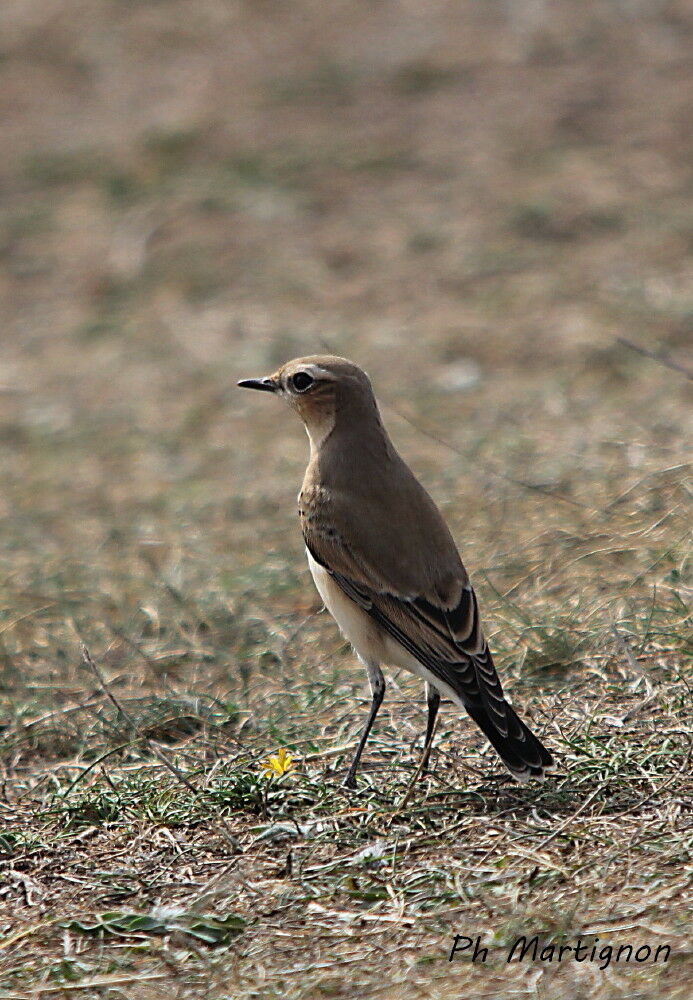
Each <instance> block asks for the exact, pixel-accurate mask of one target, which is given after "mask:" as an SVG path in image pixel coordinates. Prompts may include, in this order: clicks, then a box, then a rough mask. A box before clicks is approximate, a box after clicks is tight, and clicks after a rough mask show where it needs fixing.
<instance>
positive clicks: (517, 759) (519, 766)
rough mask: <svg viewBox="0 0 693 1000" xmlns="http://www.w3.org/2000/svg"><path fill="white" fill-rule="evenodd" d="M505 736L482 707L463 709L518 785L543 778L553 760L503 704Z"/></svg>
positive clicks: (512, 710)
mask: <svg viewBox="0 0 693 1000" xmlns="http://www.w3.org/2000/svg"><path fill="white" fill-rule="evenodd" d="M505 704H506V719H507V722H508V734H507V736H506V735H504V734H503V733H501V732H499V730H498V729H497V728H496V725H494V724H493V722H492V721H491V719H490V718H489V715H488V711H487V710H486V709H485V708H484V707H483V706H481V705H474V706H471V707H470V706H468V705H467V706H465V707H466V709H467V711H468V712H469V714H470V716H471V717H472V719H473V720H474V722H476V724H477V726H478V727H479V729H481V731H482V732H483V734H484V735H485V736H486V738H487V739H488V741H489V742H490V743H491V745H492V746H493V748H494V750H495V751H496V752H497V753H498V756H499V757H500V759H501V760H502V761H503V763H504V764H505V766H506V767H507V769H508V770H509V771H510V773H511V774H512V776H513V778H515V779H516V780H517V781H520V782H525V781H529V780H530V778H539V779H541V778H543V777H544V771H545V770H546V769H547V768H550V767H553V757H552V756H551V754H550V753H549V751H548V750H547V749H546V747H545V746H544V744H543V743H541V742H540V741H539V740H538V739H537V737H536V736H535V735H534V733H533V732H532V731H531V729H529V728H528V727H527V726H526V725H525V724H524V722H523V721H522V719H521V718H520V717H519V716H518V715H517V713H516V712H515V711H514V709H512V708H511V707H510V705H508V703H507V702H506V703H505Z"/></svg>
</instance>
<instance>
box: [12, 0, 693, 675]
mask: <svg viewBox="0 0 693 1000" xmlns="http://www.w3.org/2000/svg"><path fill="white" fill-rule="evenodd" d="M689 15H690V7H689V5H688V4H687V3H685V2H684V0H680V2H677V0H672V2H664V0H601V2H589V3H585V2H577V0H557V2H552V3H546V2H542V0H511V2H509V0H506V2H503V0H484V2H464V3H460V2H447V3H446V2H432V3H427V4H425V5H421V4H417V3H410V2H408V0H382V2H370V3H366V2H346V0H345V2H335V3H330V4H325V3H322V2H317V0H316V2H311V0H294V2H291V3H283V2H278V0H277V2H275V0H253V2H250V0H248V2H242V0H197V2H196V3H195V4H194V9H193V5H191V4H190V3H189V2H185V0H178V2H176V0H170V2H168V0H151V2H146V0H142V2H135V0H131V2H128V0H108V2H101V0H99V2H95V0H77V2H69V3H68V2H66V0H5V2H4V3H3V5H2V11H1V12H0V38H1V39H2V41H1V43H0V45H1V51H0V114H1V116H2V138H1V139H0V141H1V142H2V156H1V157H0V181H1V184H2V188H1V197H2V201H1V207H0V283H1V284H0V287H1V289H2V295H1V297H0V316H1V320H0V323H1V325H0V330H1V334H0V457H1V460H2V469H3V475H2V487H1V492H0V524H1V527H2V538H3V541H2V561H3V564H4V567H5V572H6V582H5V587H6V590H7V595H6V596H7V606H8V608H16V607H17V605H19V606H21V605H22V602H23V601H25V600H26V601H28V607H30V608H33V607H34V606H35V605H36V600H35V598H36V597H39V598H40V600H44V599H45V601H47V602H50V601H57V602H58V604H59V608H60V611H59V614H58V618H59V619H60V620H61V621H62V618H63V617H64V616H63V611H64V609H65V608H66V607H67V606H66V605H65V602H66V601H68V602H69V601H70V600H73V604H72V605H71V606H69V607H67V610H68V611H69V612H70V614H72V613H74V614H77V613H78V612H79V614H81V615H82V617H83V619H84V622H83V625H84V627H86V628H98V627H99V626H98V622H99V621H100V620H101V619H102V618H103V617H104V616H105V615H108V614H111V613H112V614H113V615H114V616H115V618H117V619H118V620H120V621H122V619H123V616H124V615H126V614H127V613H130V612H131V613H132V614H133V615H140V614H141V611H140V608H141V605H142V604H143V603H146V600H145V595H146V591H147V588H148V587H150V586H152V587H153V586H154V585H155V584H154V582H153V581H152V572H154V571H155V572H156V573H161V572H164V571H166V573H167V574H168V577H167V579H169V582H170V583H171V586H174V584H175V586H176V587H180V588H182V590H185V588H186V587H190V588H192V589H194V588H196V587H199V588H200V591H201V593H200V599H201V600H203V599H206V596H205V595H208V594H210V593H211V592H215V593H216V594H217V597H218V599H219V601H220V602H221V606H222V607H223V608H226V607H228V604H229V601H231V602H232V603H233V602H234V601H237V600H239V599H240V598H239V595H243V594H245V595H247V594H248V593H250V594H253V593H255V595H256V596H257V594H258V593H259V595H260V596H259V598H258V602H259V606H260V609H261V611H260V612H259V613H260V614H262V615H265V616H267V617H268V618H269V619H271V618H272V616H273V609H272V608H268V607H267V592H266V587H267V586H269V587H270V590H273V589H275V590H276V589H282V588H283V589H284V590H288V592H289V595H290V596H289V597H287V598H285V600H286V601H287V602H288V604H287V608H286V609H285V610H287V609H288V612H289V613H293V612H294V611H296V610H297V609H298V610H299V611H301V610H303V609H305V608H306V607H308V608H309V607H311V606H312V605H311V602H312V601H313V600H314V598H313V596H312V591H311V590H309V589H308V588H307V586H306V581H305V579H304V577H303V575H302V574H303V572H304V568H303V556H302V551H301V543H300V540H299V535H298V531H297V528H296V525H295V524H294V521H293V520H292V518H293V504H294V497H295V493H296V490H297V487H298V484H299V482H300V478H301V475H302V469H303V464H304V459H305V453H306V442H305V438H304V436H303V434H302V431H300V429H299V427H298V426H297V425H296V424H295V423H294V422H293V421H292V420H289V419H288V418H286V415H285V414H284V413H283V412H280V411H279V409H278V408H277V406H276V403H275V401H272V400H268V399H265V398H264V397H263V398H256V397H252V398H248V394H244V393H241V392H239V391H238V390H236V388H235V382H236V380H237V379H238V378H239V377H244V376H254V375H260V374H263V373H265V372H267V371H269V370H272V369H273V368H274V367H275V366H277V365H278V364H279V363H280V362H282V361H284V360H286V359H287V358H289V357H291V356H294V355H298V354H302V353H312V352H316V351H317V352H320V351H325V350H329V351H332V352H335V353H340V354H345V355H347V356H349V357H351V358H353V359H354V360H355V361H357V362H358V363H360V364H361V365H362V366H364V367H366V368H367V370H368V371H369V372H370V374H371V376H372V378H373V381H374V383H375V387H376V390H377V392H378V393H379V395H380V397H381V400H382V402H383V407H384V411H385V417H386V421H387V423H388V424H389V425H390V427H391V429H392V432H393V435H394V437H395V440H396V441H397V443H398V444H399V445H400V446H401V447H402V449H403V450H404V451H405V453H406V455H407V456H408V458H409V459H410V460H411V461H412V462H413V463H414V465H415V467H416V469H417V471H418V472H419V473H420V474H422V475H424V476H425V477H426V481H427V482H428V483H429V485H430V486H431V488H432V489H433V492H434V494H435V495H436V497H437V498H438V499H439V500H440V501H441V502H442V503H443V504H444V506H446V511H447V514H448V516H449V517H450V519H451V520H452V521H453V524H454V526H455V528H456V530H458V532H460V533H465V538H462V537H461V538H460V540H461V541H462V542H464V546H465V551H467V552H469V548H470V546H471V549H472V553H471V555H470V561H471V562H472V563H473V562H474V560H475V559H476V562H477V563H479V562H481V563H482V564H490V563H491V562H492V561H493V560H494V559H495V558H496V557H497V555H498V553H499V552H504V551H506V550H510V549H513V548H515V547H517V546H518V545H519V544H520V542H519V541H518V535H517V532H518V531H519V532H520V534H522V531H525V530H527V531H528V532H531V531H533V530H534V528H535V527H536V526H540V527H544V526H547V525H550V524H552V523H556V524H558V525H563V524H564V522H565V523H566V524H567V525H568V527H575V525H576V524H577V521H576V520H575V519H576V518H579V516H580V513H581V512H582V513H583V514H584V512H588V513H589V511H594V510H595V509H599V508H600V507H601V505H602V504H603V503H604V502H606V501H612V500H613V499H614V497H616V496H618V495H620V494H621V493H622V492H623V491H624V490H627V489H628V488H629V486H630V484H632V483H635V482H638V481H640V480H642V479H643V477H646V476H648V475H650V474H656V475H658V474H659V473H660V471H661V470H663V469H666V468H668V467H672V466H676V465H677V464H678V463H680V461H681V460H682V459H683V457H685V454H686V448H687V446H686V436H685V435H686V422H687V421H689V420H690V407H688V406H687V405H686V404H687V403H688V402H689V397H688V398H687V396H686V389H687V383H686V379H685V378H684V377H682V376H680V375H679V374H676V373H673V372H671V371H669V370H667V369H666V368H664V367H662V366H661V365H658V364H656V363H655V362H653V361H651V360H648V359H647V358H645V357H643V356H641V355H638V354H636V353H634V352H633V351H630V350H629V349H628V348H626V347H624V346H623V345H622V344H619V343H618V342H617V340H616V338H617V337H618V336H626V337H628V338H631V339H632V340H633V341H634V342H637V343H638V344H640V345H641V346H643V347H645V348H647V349H649V350H655V351H660V350H665V351H666V352H669V353H671V354H672V355H673V356H676V358H678V360H679V361H680V362H682V363H684V362H686V359H688V360H690V359H691V354H692V351H691V340H692V338H691V334H692V332H693V298H692V297H691V292H692V282H691V279H692V277H693V261H692V257H691V249H692V248H693V211H692V208H691V201H690V193H691V164H692V163H693V145H692V142H691V126H692V125H693V87H692V86H691V82H692V77H691V53H692V48H691V43H692V39H693V22H692V21H691V18H690V16H689ZM689 426H690V425H689ZM447 445H449V446H450V447H446V446H447ZM496 473H500V475H497V474H496ZM502 476H509V477H510V478H511V479H512V480H519V481H521V483H527V484H529V486H530V487H536V486H538V487H540V488H541V489H542V490H545V491H546V490H548V491H550V492H555V493H560V494H561V496H562V497H563V498H564V500H562V501H555V500H552V499H550V498H546V496H545V495H543V494H540V493H537V492H536V491H535V492H532V491H531V490H527V489H525V488H524V487H523V486H522V485H519V486H518V485H517V483H515V482H510V481H509V480H508V479H503V478H502ZM655 486H657V489H659V487H660V486H661V483H655ZM565 498H567V499H565ZM647 502H648V503H651V504H654V507H653V510H655V509H656V508H657V504H660V505H662V504H663V503H665V500H664V499H663V495H662V494H661V493H660V494H657V497H655V498H654V499H651V500H648V501H647ZM566 519H567V520H566ZM519 525H523V527H519ZM467 536H469V537H468V540H466V537H467ZM636 565H637V562H636ZM244 574H246V575H244ZM268 580H269V581H270V583H269V584H268V583H267V581H268ZM282 581H283V582H282ZM157 585H158V584H157ZM263 588H264V589H263ZM70 595H72V597H70ZM210 599H211V598H210ZM215 599H216V598H215ZM90 602H92V604H93V607H91V606H90ZM251 603H252V602H251ZM109 608H110V609H111V610H110V611H109ZM274 610H275V611H276V608H275V609H274ZM7 613H8V614H10V612H9V611H8V612H7ZM220 613H221V612H220ZM224 613H225V612H224ZM68 617H69V615H68ZM34 624H35V622H34V618H33V612H32V617H31V625H30V626H26V627H27V628H31V629H33V626H34ZM49 632H50V630H49ZM31 635H32V637H31V640H30V646H31V655H32V656H34V657H37V656H38V659H39V660H40V659H41V656H40V655H39V654H38V653H37V646H36V643H35V636H34V635H33V632H32V633H31ZM104 638H105V637H104ZM110 638H111V639H112V636H110ZM8 641H9V637H8ZM12 641H13V642H17V643H19V648H17V649H14V650H13V652H14V653H18V652H20V651H21V648H22V647H21V642H22V627H17V628H13V630H12ZM43 641H44V643H45V645H46V654H45V655H46V661H45V664H44V665H45V667H46V669H48V670H49V672H50V671H51V670H53V664H54V662H55V659H54V652H55V650H54V648H53V646H54V643H55V641H56V640H55V636H54V635H52V634H51V635H49V636H47V637H44V640H43ZM9 662H10V661H9V660H8V663H9Z"/></svg>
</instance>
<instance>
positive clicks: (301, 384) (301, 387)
mask: <svg viewBox="0 0 693 1000" xmlns="http://www.w3.org/2000/svg"><path fill="white" fill-rule="evenodd" d="M290 381H291V388H292V389H295V390H296V392H307V391H308V389H310V387H311V385H312V384H313V382H314V381H315V379H314V378H313V376H312V375H309V374H308V372H296V374H295V375H292V376H291V379H290Z"/></svg>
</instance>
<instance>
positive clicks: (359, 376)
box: [238, 354, 377, 448]
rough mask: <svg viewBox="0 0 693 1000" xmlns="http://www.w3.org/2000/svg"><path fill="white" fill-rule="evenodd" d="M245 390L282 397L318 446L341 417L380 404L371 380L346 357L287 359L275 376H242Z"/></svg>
mask: <svg viewBox="0 0 693 1000" xmlns="http://www.w3.org/2000/svg"><path fill="white" fill-rule="evenodd" d="M238 384H239V386H241V388H243V389H259V390H261V391H263V392H273V393H274V394H275V395H277V396H281V398H282V399H284V400H285V401H286V402H287V403H288V404H289V406H291V408H292V409H294V410H295V411H296V412H297V413H298V415H299V416H300V418H301V420H302V421H303V423H304V424H305V427H306V430H307V431H308V437H309V438H310V442H311V445H312V446H313V447H314V448H318V447H319V446H320V444H321V443H322V442H323V441H324V440H325V438H326V437H327V436H328V435H329V434H330V433H331V432H332V430H333V429H334V427H335V425H336V423H337V421H338V420H340V419H343V420H349V419H350V418H351V419H353V417H354V416H355V415H356V414H357V413H360V412H366V413H375V414H376V416H377V407H376V403H375V399H374V397H373V390H372V388H371V383H370V379H369V378H368V376H367V375H366V373H365V372H364V371H362V370H361V369H360V368H359V367H358V366H357V365H355V364H353V363H352V362H351V361H347V360H346V358H338V357H335V356H333V355H329V354H324V355H323V354H314V355H311V356H310V357H306V358H294V360H293V361H287V362H286V364H284V365H282V366H281V368H279V369H278V370H277V371H276V372H275V373H274V374H273V375H267V376H265V377H264V378H249V379H242V380H241V381H240V382H239V383H238Z"/></svg>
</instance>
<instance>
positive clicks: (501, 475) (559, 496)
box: [385, 399, 603, 514]
mask: <svg viewBox="0 0 693 1000" xmlns="http://www.w3.org/2000/svg"><path fill="white" fill-rule="evenodd" d="M385 404H386V406H387V407H388V408H389V409H390V410H392V412H393V413H395V414H396V415H397V416H398V417H400V418H401V419H402V420H405V421H406V422H407V423H408V424H409V425H410V426H411V427H413V428H414V430H415V431H418V432H419V434H423V435H424V436H425V437H427V438H430V439H431V441H436V442H437V443H438V444H442V445H443V447H444V448H447V449H448V450H449V451H452V452H454V453H455V454H456V455H459V456H460V458H463V459H464V460H465V462H466V463H467V464H468V465H473V466H475V467H476V468H477V469H479V470H480V471H481V472H483V473H484V475H487V476H495V477H496V479H503V480H505V482H506V483H512V484H513V486H519V487H521V489H524V490H530V491H531V492H534V493H541V494H542V496H545V497H550V498H551V499H552V500H558V501H559V502H560V503H567V504H570V505H571V506H572V507H580V508H581V509H582V510H588V511H589V512H590V513H591V514H601V513H603V511H602V510H600V508H599V507H592V505H591V504H588V503H583V502H582V500H574V499H573V498H572V497H567V496H565V495H564V494H563V493H556V492H555V491H554V490H550V489H548V488H547V487H546V486H540V485H539V484H538V483H528V482H527V481H526V480H524V479H515V477H514V476H508V475H507V474H506V473H505V472H499V471H498V469H494V468H493V466H491V465H488V464H487V463H486V462H479V461H477V460H476V459H473V458H470V457H469V455H466V454H465V453H464V452H463V451H462V449H461V448H456V447H455V446H454V445H453V444H450V442H449V441H446V440H445V438H442V437H440V436H439V435H438V434H436V433H434V432H433V431H430V430H428V429H427V428H426V427H422V426H421V424H419V423H417V421H415V420H412V418H411V417H409V416H407V414H406V413H403V412H402V411H401V410H399V409H397V407H395V406H393V405H392V403H390V402H389V401H388V400H387V399H386V400H385Z"/></svg>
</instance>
